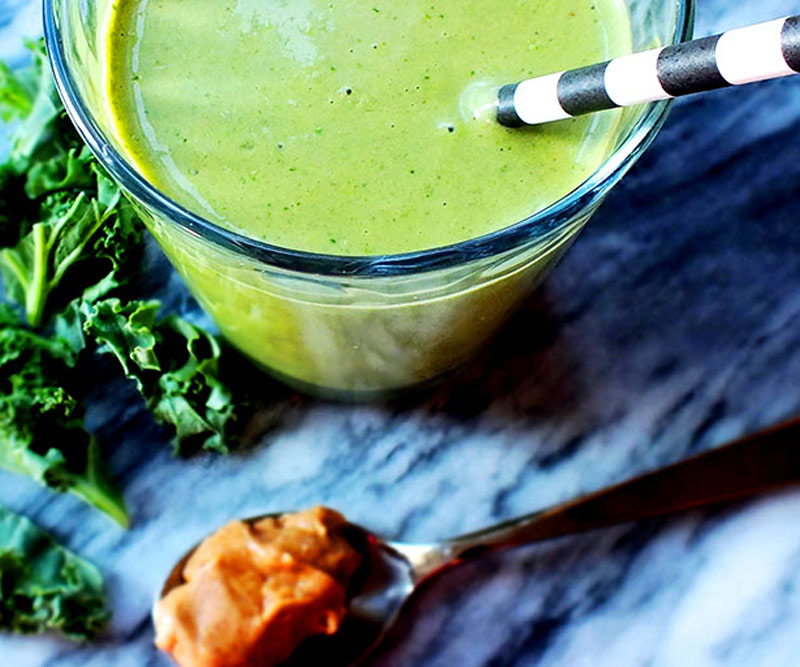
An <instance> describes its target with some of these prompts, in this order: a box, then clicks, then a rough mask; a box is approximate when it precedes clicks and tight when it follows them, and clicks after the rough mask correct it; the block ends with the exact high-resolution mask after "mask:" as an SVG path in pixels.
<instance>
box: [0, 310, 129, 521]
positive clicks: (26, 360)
mask: <svg viewBox="0 0 800 667" xmlns="http://www.w3.org/2000/svg"><path fill="white" fill-rule="evenodd" d="M76 360H77V355H76V352H75V350H74V347H73V346H72V345H71V344H70V342H69V341H66V340H63V339H62V338H60V337H52V338H47V337H44V336H41V335H39V334H37V333H34V332H32V331H30V330H28V329H27V328H25V327H24V326H23V325H22V324H21V322H20V321H19V320H18V318H17V316H16V313H14V311H13V310H12V309H11V308H10V307H8V306H7V305H5V304H0V467H3V468H6V469H7V470H10V471H12V472H16V473H21V474H25V475H28V476H30V477H32V478H33V479H35V480H36V481H38V482H40V483H42V484H44V485H46V486H48V487H50V488H51V489H53V490H55V491H59V492H70V493H73V494H75V495H76V496H78V497H79V498H82V499H83V500H85V501H86V502H88V503H90V504H92V505H94V506H95V507H97V508H98V509H100V510H102V511H103V512H105V513H106V514H108V515H109V516H110V517H111V518H113V519H114V520H115V521H117V522H118V523H120V524H122V525H127V522H128V516H127V512H126V511H125V504H124V502H123V500H122V496H121V495H120V493H119V491H118V490H117V489H116V488H115V487H114V486H113V484H112V483H111V481H110V479H109V476H108V473H107V471H106V469H105V466H104V464H103V462H102V459H101V456H100V451H99V447H98V444H97V441H96V440H95V439H94V437H92V436H91V435H90V434H89V433H88V432H87V431H86V430H85V429H84V427H83V409H82V406H81V405H80V404H79V403H78V402H77V401H76V399H75V398H74V397H73V395H72V393H71V392H70V391H69V389H68V385H69V384H70V375H71V374H72V372H73V369H74V367H75V364H76Z"/></svg>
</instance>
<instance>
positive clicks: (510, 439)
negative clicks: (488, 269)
mask: <svg viewBox="0 0 800 667" xmlns="http://www.w3.org/2000/svg"><path fill="white" fill-rule="evenodd" d="M699 5H700V7H699V10H700V11H699V23H698V30H697V32H698V34H710V33H712V32H717V31H719V30H723V29H726V28H730V27H735V26H738V25H744V24H746V23H749V22H754V21H757V20H761V19H770V18H775V17H777V16H781V15H784V14H789V13H797V12H800V2H797V1H794V2H790V1H782V0H762V1H761V2H758V3H752V2H736V3H734V2H730V1H729V0H700V2H699ZM38 11H39V10H38V6H37V3H36V2H31V1H29V0H1V1H0V57H6V58H9V57H10V58H12V59H13V58H17V57H19V49H18V36H19V35H21V34H27V35H35V34H36V33H37V32H38V29H39V28H38ZM798 128H800V81H798V80H783V81H776V82H769V83H763V84H758V85H755V86H753V87H751V88H749V89H748V90H726V91H721V92H718V93H714V94H711V95H708V96H705V97H702V98H695V99H691V100H687V101H682V102H681V103H679V104H678V105H677V106H676V108H675V110H674V112H673V114H672V116H671V118H670V120H669V122H668V124H667V126H666V128H665V129H664V131H663V132H662V134H661V135H660V136H659V138H658V140H657V142H656V144H655V145H654V146H653V148H652V149H651V150H650V151H649V152H648V153H647V155H646V156H645V157H644V158H643V159H642V160H641V162H640V163H639V164H638V165H637V166H636V167H635V169H634V170H633V171H632V173H631V174H630V175H629V176H628V177H627V178H626V180H625V181H624V183H623V184H622V185H621V186H620V187H619V188H618V189H617V190H616V191H615V192H614V193H613V194H612V196H611V197H610V199H609V200H608V202H607V203H606V205H605V206H604V207H603V209H602V210H601V212H600V213H599V214H598V215H597V217H596V218H595V219H594V220H593V222H592V223H591V224H590V226H589V227H588V228H587V230H586V231H585V233H584V234H583V235H582V236H581V238H580V239H579V240H578V242H577V243H576V244H575V246H574V248H573V249H572V250H571V251H570V253H569V254H568V255H567V257H566V258H565V259H564V261H563V262H562V263H561V265H560V266H559V267H558V269H557V270H556V271H555V273H554V274H553V275H552V277H551V278H550V279H549V280H548V281H547V282H546V284H545V285H544V287H543V288H542V289H541V290H540V291H539V292H538V294H537V295H536V296H535V297H534V298H533V299H532V300H531V301H530V302H529V303H528V304H527V305H526V306H525V308H524V309H523V310H522V312H521V313H520V314H519V315H518V316H517V317H516V318H515V320H514V321H513V322H512V323H511V324H510V325H509V326H508V327H507V328H506V329H505V330H504V332H503V333H502V334H501V335H500V336H499V338H498V339H497V340H496V341H495V343H494V344H493V345H492V347H491V348H490V349H489V351H488V352H487V354H486V355H485V356H484V357H483V358H482V359H480V360H478V361H476V362H475V363H474V364H472V365H471V366H470V367H469V368H468V369H467V370H466V372H465V374H464V376H462V378H460V379H459V381H457V382H451V383H449V384H446V385H444V386H442V387H440V388H439V389H438V390H436V392H435V393H434V394H433V395H432V396H429V397H427V398H425V399H419V400H417V401H416V402H411V403H406V404H404V405H392V406H375V405H364V406H345V405H336V404H330V403H325V402H319V401H315V400H311V399H307V398H302V397H299V396H297V395H294V394H292V393H291V392H289V391H288V390H285V389H283V388H281V387H279V386H277V385H275V384H274V383H272V382H270V381H268V380H263V391H264V393H265V395H268V396H269V397H270V401H271V406H272V407H271V408H270V409H269V414H268V415H267V416H266V417H265V418H266V419H269V420H273V421H274V427H273V428H272V430H271V431H270V432H269V433H268V434H267V435H266V436H265V437H264V438H263V440H262V441H261V442H260V443H259V444H258V446H256V447H254V448H251V449H249V450H248V451H246V452H240V453H238V454H236V455H233V456H230V457H228V458H219V457H216V458H213V457H208V458H198V459H194V460H191V461H179V460H173V459H171V458H170V456H169V453H168V448H167V447H166V446H165V442H164V438H163V435H162V434H161V432H160V431H159V430H158V429H157V428H156V427H155V426H154V425H153V424H152V423H151V421H150V419H149V418H148V416H147V415H146V414H145V413H143V411H142V410H141V408H140V405H139V402H138V399H137V397H136V396H135V395H134V393H133V392H132V391H131V389H130V388H129V387H127V386H126V385H124V384H122V383H119V382H112V383H111V384H110V385H109V386H108V388H106V389H105V390H104V391H103V392H102V393H101V392H98V396H97V397H96V398H95V400H94V401H93V404H92V408H91V411H90V423H91V424H92V426H93V427H94V428H95V430H96V432H97V433H98V435H99V437H100V439H101V441H102V442H103V443H104V446H105V448H106V451H107V453H108V456H109V459H110V462H111V466H112V468H113V470H114V473H115V475H116V477H117V479H118V481H119V483H120V484H121V486H122V487H123V488H124V491H125V496H126V499H127V502H128V504H129V507H130V508H131V510H132V518H133V527H132V528H131V529H130V530H129V531H127V532H124V531H122V530H119V529H117V528H116V527H114V526H113V525H111V524H110V523H109V522H108V521H107V520H106V519H105V518H104V517H103V516H101V515H99V514H98V513H97V512H94V511H92V510H90V509H87V508H86V507H85V506H84V505H82V504H81V503H79V502H78V501H75V500H73V499H72V498H70V497H60V496H55V495H52V494H50V493H48V492H47V491H44V490H42V489H41V488H40V487H38V486H36V485H35V484H33V483H31V482H29V481H28V480H27V479H24V478H21V477H16V476H13V475H10V474H6V473H2V472H0V503H2V504H5V505H7V506H9V507H11V508H13V509H15V510H18V511H22V512H24V513H26V514H27V515H28V516H30V517H31V518H33V519H35V520H36V521H37V522H38V523H40V524H41V525H42V526H44V527H46V528H48V529H49V530H51V531H52V532H53V533H55V534H56V535H57V536H58V537H59V538H60V539H62V540H63V541H64V542H65V543H66V544H68V545H69V546H70V547H71V548H72V549H74V550H76V551H78V552H79V553H80V554H82V555H84V556H86V557H88V558H90V559H92V560H93V561H95V562H96V563H97V564H98V565H99V566H100V567H101V569H102V570H103V572H104V574H105V575H106V577H107V579H108V588H109V593H110V597H111V603H112V605H113V608H114V612H115V614H114V621H113V624H112V626H111V628H110V631H109V633H108V635H107V636H106V637H105V638H104V639H103V640H102V641H101V642H100V643H99V644H97V645H94V646H91V647H76V646H73V645H70V644H68V643H66V642H63V641H61V640H58V639H55V638H49V637H46V638H12V637H8V636H3V637H0V665H2V666H3V667H43V666H46V667H164V666H166V665H167V664H168V661H167V660H166V659H165V658H163V657H161V656H160V655H159V654H158V653H157V652H156V651H155V650H154V649H153V648H152V646H151V643H152V639H153V634H152V630H151V627H150V621H149V616H148V613H149V608H150V604H151V601H152V595H153V591H154V589H155V588H156V585H157V583H158V582H159V581H160V580H161V578H162V577H163V576H164V573H165V571H166V570H167V569H168V568H169V566H170V564H171V563H172V562H173V561H174V560H175V558H176V557H177V556H178V555H179V554H180V553H182V552H183V551H184V550H185V548H186V547H187V546H188V545H189V544H191V543H193V542H194V541H195V540H196V539H197V538H198V537H199V536H201V535H203V534H205V533H207V532H208V531H210V530H212V529H213V528H215V527H217V526H219V525H220V524H221V523H223V522H224V521H226V520H227V519H229V518H231V517H238V516H246V515H252V514H255V513H260V512H267V511H271V510H278V509H285V508H298V507H303V506H307V505H310V504H313V503H326V504H330V505H333V506H335V507H337V508H339V509H341V510H342V511H343V512H345V513H346V514H347V515H348V516H350V517H352V518H353V519H354V520H356V521H358V522H363V523H364V524H366V525H368V526H371V527H373V528H374V529H375V530H377V531H380V532H382V533H384V534H386V535H389V536H395V537H400V538H403V539H406V540H430V539H431V538H436V537H443V536H447V535H451V534H455V533H459V532H461V531H467V530H471V529H476V528H479V527H482V526H484V525H485V524H488V523H491V522H494V521H497V520H499V519H503V518H508V517H512V516H514V515H517V514H520V513H523V512H527V511H531V510H534V509H536V508H539V507H542V506H546V505H548V504H550V503H554V502H557V501H559V500H563V499H566V498H568V497H570V496H573V495H574V494H578V493H581V492H585V491H590V490H593V489H597V488H600V487H602V486H604V485H607V484H610V483H613V482H617V481H620V480H622V479H624V478H626V477H628V476H630V475H633V474H635V473H638V472H641V471H644V470H647V469H649V468H652V467H656V466H659V465H661V464H665V463H668V462H672V461H675V460H678V459H680V458H681V457H683V456H684V455H686V454H689V453H693V452H698V451H701V450H704V449H708V448H710V447H713V446H715V445H718V444H720V443H722V442H724V441H725V440H727V439H729V438H732V437H735V436H738V435H741V434H743V433H746V432H748V431H751V430H753V429H756V428H758V427H761V426H765V425H767V424H770V423H772V422H774V421H777V420H779V419H781V418H784V417H788V416H790V415H793V414H796V413H798V412H800V227H798V224H797V223H798V212H797V202H798V195H800V160H798V159H797V154H798ZM149 261H150V262H151V263H152V266H153V269H154V270H153V276H154V277H153V278H152V279H151V284H150V285H149V286H148V288H149V289H156V290H157V291H158V292H159V294H161V295H162V296H164V297H165V299H167V301H168V303H169V304H170V306H171V307H173V308H176V309H178V310H182V311H184V312H190V313H194V314H195V315H196V316H198V317H200V315H198V314H197V312H196V310H195V307H194V305H193V304H192V302H191V300H190V299H189V298H188V297H187V295H186V293H185V291H184V290H183V288H182V286H181V285H180V283H179V281H178V280H177V278H175V276H174V275H172V274H171V273H170V272H169V271H168V269H166V267H165V265H164V261H163V259H162V258H161V257H160V255H159V254H158V253H157V252H156V251H151V252H150V254H149ZM98 373H99V374H100V376H101V377H102V376H103V375H104V373H105V374H108V371H107V370H104V369H103V367H102V366H101V367H99V368H98ZM799 515H800V490H792V491H788V492H783V493H779V494H774V495H771V496H768V497H764V498H761V499H759V500H756V501H753V502H747V503H740V504H737V505H735V506H730V507H727V508H724V509H721V510H715V511H712V512H695V513H692V514H689V515H684V516H682V517H680V518H674V519H668V520H659V521H649V522H644V523H642V524H640V525H636V526H625V527H621V528H616V529H611V530H605V531H598V532H596V533H593V534H589V535H585V536H581V537H576V538H567V539H562V540H559V541H556V542H553V543H549V544H546V545H541V546H538V547H534V548H527V549H522V550H519V551H517V552H515V553H509V554H506V555H503V556H501V557H496V558H493V559H490V560H487V561H484V562H481V563H478V564H475V565H473V566H470V567H467V568H464V569H463V571H455V572H453V573H452V574H451V575H449V576H447V577H446V578H444V579H443V580H442V581H441V582H440V583H439V584H438V585H436V586H434V587H433V588H432V589H431V590H430V591H429V592H428V593H427V594H426V595H424V596H423V597H422V598H421V600H420V601H419V603H418V604H417V605H416V607H415V608H414V612H413V614H411V615H410V616H409V618H408V620H407V622H405V623H404V624H402V626H401V627H400V628H399V629H398V631H397V632H396V633H395V635H394V636H393V638H392V640H391V641H390V642H389V644H388V645H387V647H386V649H385V650H384V651H383V652H382V653H381V655H379V656H378V657H377V658H376V659H375V660H374V662H373V664H374V665H379V666H381V667H400V666H416V667H456V666H457V667H484V666H485V667H501V666H509V667H511V666H514V667H534V666H535V667H582V666H591V667H673V666H678V665H679V666H681V667H722V666H724V667H739V666H741V667H756V666H757V667H795V666H796V665H797V664H798V657H797V637H798V636H800V521H798V520H797V517H798V516H799Z"/></svg>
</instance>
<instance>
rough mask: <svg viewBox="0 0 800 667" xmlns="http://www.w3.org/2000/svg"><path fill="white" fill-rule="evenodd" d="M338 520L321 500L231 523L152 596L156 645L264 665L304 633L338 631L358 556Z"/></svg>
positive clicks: (192, 659) (183, 661)
mask: <svg viewBox="0 0 800 667" xmlns="http://www.w3.org/2000/svg"><path fill="white" fill-rule="evenodd" d="M344 524H345V519H344V517H343V516H342V515H341V514H339V513H337V512H334V511H333V510H329V509H326V508H324V507H316V508H314V509H311V510H308V511H306V512H299V513H297V514H286V515H284V516H282V517H280V518H277V519H263V520H261V521H258V522H257V523H255V524H252V525H249V524H245V523H243V522H241V521H234V522H232V523H229V524H228V525H227V526H225V527H224V528H222V529H221V530H219V531H218V532H216V533H215V534H214V535H212V536H211V537H209V538H208V539H206V540H205V541H204V542H203V543H202V544H201V545H200V546H199V547H198V548H197V550H196V551H195V552H194V554H192V557H191V558H190V559H189V561H188V562H187V564H186V567H185V568H184V571H183V578H184V581H185V583H184V584H182V585H180V586H177V587H176V588H174V589H173V590H171V591H170V592H169V593H168V594H167V595H166V596H165V597H164V598H163V599H162V600H161V601H160V602H159V603H158V605H157V607H156V610H155V624H156V645H157V646H158V647H159V648H160V649H162V650H164V651H166V652H168V653H169V654H170V655H171V656H172V658H173V659H174V660H175V662H177V663H178V665H180V666H181V667H271V666H272V665H276V664H278V663H280V662H283V661H284V660H286V659H287V658H288V657H289V656H290V655H291V653H292V652H293V651H294V649H295V648H296V647H297V645H298V644H299V643H300V642H301V641H302V640H303V639H305V638H306V637H309V636H311V635H317V634H333V633H335V632H336V631H337V630H338V629H339V626H340V624H341V622H342V620H343V619H344V616H345V613H346V602H347V600H346V589H347V586H348V583H349V581H350V577H351V576H352V575H353V572H354V571H355V570H356V568H357V567H358V565H359V563H360V561H361V556H360V555H359V553H358V552H357V551H356V550H355V549H354V548H353V547H352V546H351V545H350V543H349V542H348V541H347V540H346V539H345V538H344V537H342V536H341V535H340V528H341V527H342V525H344Z"/></svg>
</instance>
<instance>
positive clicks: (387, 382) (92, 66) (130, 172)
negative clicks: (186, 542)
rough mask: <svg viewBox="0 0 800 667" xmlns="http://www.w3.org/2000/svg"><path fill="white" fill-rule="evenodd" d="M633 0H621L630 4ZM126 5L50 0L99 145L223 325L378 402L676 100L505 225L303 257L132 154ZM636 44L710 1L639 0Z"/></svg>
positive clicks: (609, 181)
mask: <svg viewBox="0 0 800 667" xmlns="http://www.w3.org/2000/svg"><path fill="white" fill-rule="evenodd" d="M620 1H621V0H620ZM112 4H113V0H44V19H45V38H46V42H47V47H48V52H49V55H50V59H51V63H52V66H53V71H54V74H55V78H56V84H57V87H58V91H59V94H60V95H61V98H62V100H63V102H64V105H65V107H66V109H67V112H68V113H69V115H70V117H71V118H72V120H73V122H74V123H75V126H76V127H77V129H78V131H79V132H80V134H81V136H82V137H83V139H84V140H85V141H86V143H87V144H88V145H89V147H90V149H91V150H92V152H93V153H94V154H95V155H96V156H97V158H98V160H99V161H100V162H101V163H102V164H103V165H104V167H105V168H106V169H107V171H108V172H109V173H110V175H111V176H112V177H113V178H114V179H115V180H116V181H117V182H118V183H119V185H120V186H121V188H122V189H123V191H124V192H125V194H126V195H127V196H128V197H129V198H130V200H131V201H132V202H133V203H134V205H135V206H136V208H137V210H138V211H139V213H140V215H141V217H142V219H143V220H144V222H145V224H146V225H147V227H148V228H149V230H150V231H151V232H152V234H153V236H155V238H156V239H157V240H158V242H159V244H160V245H161V247H162V248H163V250H164V252H165V253H166V255H167V256H168V257H169V259H170V260H171V262H172V264H173V265H174V266H175V268H176V269H177V271H178V272H179V273H180V275H181V276H182V277H183V279H184V280H185V281H186V284H187V285H188V286H189V288H190V290H191V291H192V292H193V294H194V295H195V296H196V297H197V299H198V301H199V302H200V304H201V305H202V306H203V308H205V310H206V311H207V312H208V313H209V314H210V315H211V317H212V318H213V319H214V321H215V322H216V324H217V325H218V327H219V329H220V331H221V332H222V334H223V335H224V336H225V337H226V338H227V340H228V341H230V343H232V344H233V345H234V346H236V347H237V348H239V349H240V350H241V351H243V352H244V353H245V354H247V355H248V356H249V357H250V358H252V359H253V360H254V361H255V362H256V363H258V364H260V365H261V366H262V367H263V368H264V369H266V370H267V371H268V372H269V373H271V374H273V375H275V376H277V377H279V378H281V379H282V380H284V381H285V382H287V383H288V384H291V385H293V386H296V387H298V388H300V389H302V390H305V391H308V392H311V393H316V394H323V395H328V396H334V397H342V398H355V399H358V398H366V397H371V396H375V395H382V394H386V393H391V392H395V391H397V390H400V389H402V388H406V387H409V386H413V385H418V384H420V383H425V382H427V381H430V380H432V379H434V378H436V377H438V376H440V375H442V374H444V373H446V372H447V371H450V370H451V369H454V368H456V367H458V366H459V365H460V364H462V363H463V362H464V361H465V360H467V359H469V358H470V357H471V356H472V355H474V354H475V352H476V351H477V350H478V349H479V348H480V347H481V346H482V345H483V344H484V343H485V342H486V341H487V340H488V339H489V338H490V337H491V336H492V334H494V333H495V332H496V331H497V329H498V328H499V327H500V326H501V325H502V324H503V323H504V322H505V321H506V320H507V319H508V317H509V316H510V315H511V314H512V313H513V312H514V310H515V309H516V308H517V307H518V306H519V305H520V303H521V302H522V301H523V300H524V299H526V298H527V297H528V295H529V294H530V293H531V291H532V290H533V289H534V288H535V287H536V286H537V285H538V284H539V283H540V282H541V280H542V279H543V278H544V277H545V275H546V274H547V273H548V272H549V271H550V270H551V269H552V267H553V266H554V265H555V263H556V262H557V261H558V259H559V258H560V257H561V256H562V255H563V254H564V252H565V251H566V249H567V248H568V247H569V245H570V243H571V242H572V241H573V240H574V239H575V237H576V235H577V234H578V232H579V231H580V230H581V229H582V227H583V226H584V225H585V224H586V222H587V221H588V220H589V218H590V217H591V216H592V214H593V213H594V212H595V210H596V209H597V207H598V206H599V205H600V204H601V203H602V201H603V200H604V198H605V197H606V196H607V195H608V193H609V191H610V190H611V188H612V187H613V186H614V185H615V184H616V183H618V182H619V180H620V179H621V178H622V177H623V175H624V174H625V173H626V172H627V171H628V170H629V169H630V168H631V166H632V165H633V164H634V162H635V161H636V160H637V159H638V158H639V156H640V155H641V154H642V152H643V151H644V150H645V149H646V148H647V146H649V144H650V143H651V142H652V141H653V139H654V138H655V136H656V133H657V132H658V130H659V129H660V128H661V126H662V124H663V122H664V119H665V116H666V113H667V111H668V108H669V103H667V102H661V103H656V104H651V105H645V106H640V107H636V108H631V109H626V110H625V111H622V112H618V113H622V114H623V115H622V119H621V122H620V123H619V124H618V126H617V127H618V129H617V131H616V137H615V140H614V143H613V147H612V150H611V151H610V153H609V155H608V157H607V158H606V160H605V161H604V162H603V164H602V165H600V167H599V168H598V169H597V170H596V171H595V172H594V173H593V174H592V175H591V176H590V177H589V178H588V179H586V181H584V182H583V183H582V184H581V185H580V186H579V187H577V188H576V189H575V190H573V191H572V192H571V193H569V194H567V195H566V196H564V197H562V198H561V199H559V200H558V201H556V202H554V203H553V204H551V205H550V206H548V207H547V208H545V209H543V210H540V211H537V212H535V213H533V214H532V215H531V216H530V217H528V218H526V219H525V220H522V221H520V222H519V223H517V224H515V225H512V226H510V227H506V228H504V229H502V230H500V231H497V232H494V233H491V234H487V235H485V236H481V237H479V238H475V239H471V240H469V241H465V242H463V243H458V244H455V245H450V246H447V247H441V248H434V249H431V250H424V251H421V252H413V253H406V254H398V255H383V256H370V257H349V256H338V255H322V254H314V253H308V252H299V251H295V250H292V249H289V248H282V247H278V246H274V245H270V244H268V243H264V242H262V241H257V240H254V239H251V238H248V237H246V236H244V235H241V234H238V233H236V232H233V231H230V230H227V229H225V228H222V227H220V226H218V225H216V224H214V223H212V222H210V221H208V220H205V219H204V218H202V217H201V216H199V215H197V214H196V213H193V212H191V211H189V210H187V209H185V208H183V207H182V206H180V205H178V204H177V203H175V202H174V201H172V200H171V199H170V198H169V197H167V196H166V195H165V194H164V193H162V192H160V191H159V190H158V189H156V188H155V187H154V186H152V185H151V184H150V183H149V182H148V181H147V180H146V179H145V178H144V177H143V176H142V175H141V174H140V173H139V172H138V171H137V169H136V168H135V167H134V166H133V165H132V164H131V163H130V162H129V161H128V160H127V159H126V158H125V157H124V155H125V151H124V149H123V148H122V146H121V145H120V142H119V141H118V139H117V138H116V136H115V132H114V123H113V119H112V118H111V117H110V114H109V111H108V104H107V100H106V93H105V81H106V77H105V70H104V68H105V67H106V62H105V55H104V54H105V45H106V27H107V25H108V19H109V16H110V12H111V10H112ZM626 4H627V5H628V8H629V11H630V15H631V26H632V32H633V47H634V49H635V50H637V51H638V50H644V49H649V48H654V47H657V46H661V45H666V44H672V43H675V42H679V41H685V40H687V39H690V37H691V31H692V25H693V15H694V0H627V2H626Z"/></svg>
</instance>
